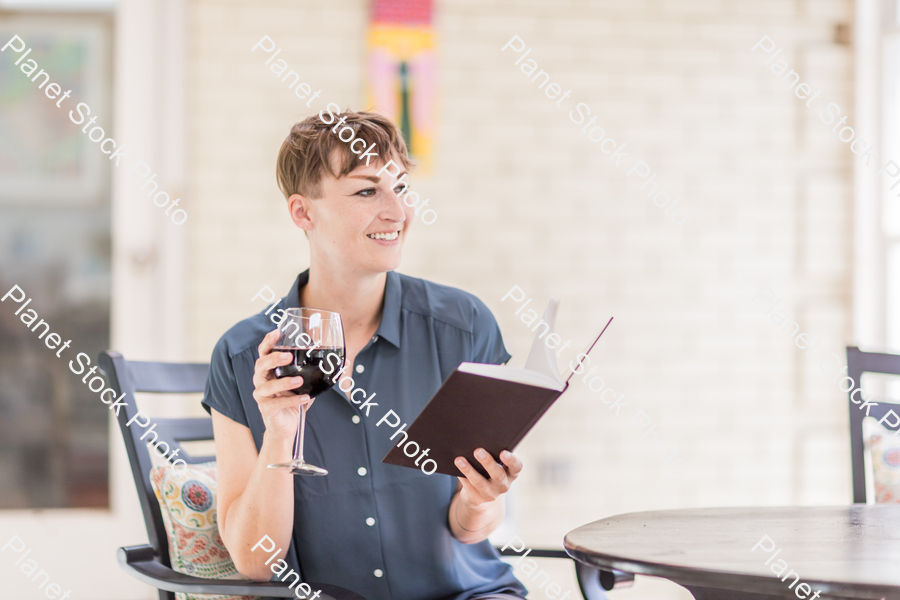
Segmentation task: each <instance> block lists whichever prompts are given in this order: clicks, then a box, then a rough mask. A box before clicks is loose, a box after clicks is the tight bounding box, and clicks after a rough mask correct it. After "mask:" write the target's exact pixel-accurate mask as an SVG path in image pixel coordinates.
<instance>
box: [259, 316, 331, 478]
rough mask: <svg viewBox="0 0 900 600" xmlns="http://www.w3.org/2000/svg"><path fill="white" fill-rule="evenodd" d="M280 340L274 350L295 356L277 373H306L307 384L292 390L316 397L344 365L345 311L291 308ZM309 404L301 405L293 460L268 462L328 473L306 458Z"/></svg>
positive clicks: (281, 326)
mask: <svg viewBox="0 0 900 600" xmlns="http://www.w3.org/2000/svg"><path fill="white" fill-rule="evenodd" d="M278 331H279V334H278V340H277V341H276V342H275V346H274V347H273V348H272V352H289V353H290V354H292V355H293V357H294V360H293V361H292V362H291V363H289V364H287V365H284V366H281V367H275V377H277V378H279V379H281V378H283V377H296V376H298V375H299V376H300V377H303V384H302V385H301V386H300V387H298V388H295V389H293V390H291V391H292V392H295V393H296V394H298V395H303V394H309V396H310V398H315V397H316V396H318V395H319V394H321V393H322V392H324V391H326V390H328V389H331V387H332V386H334V384H335V380H337V375H338V373H340V371H341V369H343V367H344V328H343V325H342V324H341V315H339V314H338V313H336V312H330V311H327V310H318V309H315V308H305V307H303V308H289V309H287V310H286V311H285V314H284V320H283V321H281V323H279V324H278ZM306 410H307V405H306V404H304V405H302V406H301V407H300V423H299V427H298V428H297V436H296V437H295V438H294V455H293V459H292V460H291V461H290V462H286V463H279V464H274V465H268V468H270V469H283V470H286V471H290V472H291V473H293V474H294V475H327V474H328V471H326V470H325V469H323V468H321V467H317V466H315V465H311V464H309V463H307V462H305V461H304V460H303V434H304V431H305V429H306Z"/></svg>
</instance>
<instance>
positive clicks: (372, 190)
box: [356, 188, 375, 198]
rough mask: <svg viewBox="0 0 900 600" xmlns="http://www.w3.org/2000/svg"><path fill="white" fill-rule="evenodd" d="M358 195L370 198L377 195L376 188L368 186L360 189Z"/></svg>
mask: <svg viewBox="0 0 900 600" xmlns="http://www.w3.org/2000/svg"><path fill="white" fill-rule="evenodd" d="M356 195H357V196H362V197H363V198H370V197H372V196H374V195H375V188H366V189H364V190H360V191H358V192H356Z"/></svg>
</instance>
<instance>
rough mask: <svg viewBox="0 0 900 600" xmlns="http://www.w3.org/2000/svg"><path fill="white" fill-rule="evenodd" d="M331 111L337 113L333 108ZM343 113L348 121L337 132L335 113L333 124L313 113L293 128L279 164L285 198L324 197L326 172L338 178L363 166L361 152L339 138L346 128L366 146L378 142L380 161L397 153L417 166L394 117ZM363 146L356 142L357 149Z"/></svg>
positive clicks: (408, 165)
mask: <svg viewBox="0 0 900 600" xmlns="http://www.w3.org/2000/svg"><path fill="white" fill-rule="evenodd" d="M329 114H332V115H333V113H331V112H330V111H329ZM340 116H341V118H345V121H344V123H343V125H341V128H340V129H339V130H337V131H335V132H334V133H332V131H331V129H332V128H333V127H334V123H335V122H337V121H338V119H336V118H334V117H333V116H332V122H331V123H325V122H324V121H322V119H320V118H319V116H318V115H313V116H311V117H307V118H306V119H304V120H303V121H300V122H299V123H295V124H294V126H293V127H291V132H290V133H289V134H288V136H287V138H285V140H284V143H282V144H281V149H280V150H279V151H278V163H277V165H276V167H275V175H276V177H277V179H278V187H279V188H280V189H281V192H282V193H283V194H284V197H285V198H289V197H290V196H291V195H292V194H302V195H303V196H306V197H307V198H321V197H322V178H323V177H325V175H326V174H328V175H330V176H331V177H334V178H335V179H338V178H339V177H343V176H344V175H347V174H348V173H350V172H351V171H352V170H353V169H355V168H356V167H358V166H359V156H360V155H361V154H360V155H357V154H354V153H353V152H351V150H350V142H343V141H341V140H340V139H338V134H339V133H340V132H341V131H343V130H344V128H345V127H349V128H351V129H352V130H353V136H354V138H356V137H357V136H359V137H360V138H362V139H363V140H364V141H365V142H366V146H365V148H369V147H370V146H371V145H372V144H373V143H374V144H375V148H374V149H373V152H377V153H378V160H380V162H382V163H386V162H387V161H388V160H389V159H390V158H391V156H392V155H395V156H396V157H398V158H399V160H400V162H401V163H403V167H404V168H405V169H407V170H408V169H410V168H411V167H412V166H413V165H414V162H413V160H412V159H411V158H410V157H409V154H408V153H407V150H406V143H405V142H404V141H403V134H402V133H401V132H400V129H398V128H397V126H396V125H395V124H394V123H393V122H392V121H391V120H390V119H388V118H386V117H384V116H382V115H379V114H377V113H371V112H356V111H352V110H348V111H345V112H342V113H340ZM359 146H360V145H359V144H356V147H357V148H359ZM335 150H337V153H338V165H339V171H338V172H337V173H335V172H334V169H333V167H332V164H331V156H332V153H333V152H334V151H335ZM364 151H365V150H364V149H363V152H364ZM366 160H369V158H366Z"/></svg>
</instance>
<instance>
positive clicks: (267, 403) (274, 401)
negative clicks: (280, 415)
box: [257, 396, 297, 415]
mask: <svg viewBox="0 0 900 600" xmlns="http://www.w3.org/2000/svg"><path fill="white" fill-rule="evenodd" d="M295 398H297V396H276V397H274V398H262V399H260V400H257V404H258V406H259V412H260V413H262V414H266V415H274V414H275V413H277V412H279V411H282V410H285V409H287V408H297V400H296V399H295Z"/></svg>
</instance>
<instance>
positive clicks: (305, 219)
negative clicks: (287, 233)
mask: <svg viewBox="0 0 900 600" xmlns="http://www.w3.org/2000/svg"><path fill="white" fill-rule="evenodd" d="M287 203H288V211H290V213H291V219H293V221H294V225H296V226H297V227H299V228H300V229H302V230H304V231H311V230H312V229H313V227H314V225H313V221H312V214H311V210H310V209H311V208H312V203H311V202H310V201H309V198H307V197H306V196H302V195H300V194H291V196H290V197H288V199H287Z"/></svg>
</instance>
